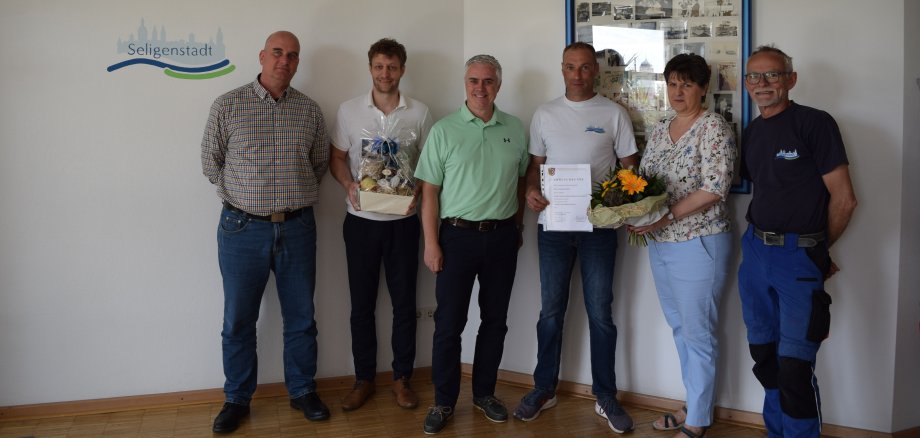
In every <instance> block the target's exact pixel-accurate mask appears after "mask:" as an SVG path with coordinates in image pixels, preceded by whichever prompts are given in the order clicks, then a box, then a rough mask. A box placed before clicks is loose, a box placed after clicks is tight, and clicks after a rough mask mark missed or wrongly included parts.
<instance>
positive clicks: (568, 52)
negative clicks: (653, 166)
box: [514, 42, 639, 433]
mask: <svg viewBox="0 0 920 438" xmlns="http://www.w3.org/2000/svg"><path fill="white" fill-rule="evenodd" d="M599 71H600V67H599V65H598V63H597V59H596V58H595V51H594V47H592V46H591V45H590V44H587V43H583V42H576V43H573V44H571V45H569V46H568V47H566V48H565V50H564V51H563V52H562V77H563V79H564V80H565V96H562V97H559V98H557V99H554V100H552V101H549V102H547V103H545V104H543V105H541V106H540V107H539V108H537V112H536V113H534V115H533V121H532V123H531V125H530V154H531V160H530V167H529V168H528V171H527V190H526V195H525V198H526V201H527V206H528V207H530V209H532V210H533V211H535V212H539V213H540V218H539V220H538V222H539V223H540V224H543V223H544V216H545V213H544V209H545V208H546V206H547V205H549V201H547V199H546V198H545V197H543V194H542V193H541V192H540V165H541V164H590V165H591V179H592V181H593V182H599V181H602V180H603V179H604V177H605V176H606V174H607V172H609V171H610V169H611V168H613V167H614V166H616V162H617V160H619V161H620V163H622V165H623V166H624V167H630V166H632V167H638V164H639V155H638V153H637V148H636V141H635V138H634V137H633V130H632V125H631V123H630V120H629V116H628V115H627V113H626V110H624V109H623V108H622V107H621V106H619V105H617V104H616V103H613V102H611V101H610V100H609V99H607V98H605V97H604V96H601V95H598V94H597V93H595V92H594V82H595V80H596V79H597V77H598V74H599ZM537 239H538V246H539V253H540V289H541V294H540V295H541V302H542V309H541V310H540V319H539V321H538V322H537V367H536V369H535V370H534V389H533V390H532V391H530V392H529V393H528V394H527V395H525V396H524V398H523V399H521V403H520V404H519V405H518V407H517V408H516V409H515V411H514V416H515V418H518V419H520V420H523V421H531V420H534V419H536V418H537V416H539V415H540V411H542V410H544V409H548V408H551V407H553V406H555V405H556V385H557V383H558V382H559V364H560V362H561V357H560V356H561V351H562V326H563V322H564V320H565V312H566V306H567V304H568V302H569V284H570V283H571V278H572V268H573V267H574V265H575V260H576V258H577V259H578V260H579V262H580V264H579V267H580V269H581V277H582V289H583V290H584V301H585V308H586V310H587V314H588V328H589V334H590V346H591V375H592V379H593V383H592V386H591V390H592V392H593V393H594V395H595V396H596V397H597V403H596V404H595V412H596V413H597V414H598V415H600V416H602V417H604V418H606V419H607V424H608V425H609V426H610V428H611V429H612V430H613V431H614V432H617V433H624V432H627V431H630V430H632V429H633V421H632V418H631V417H630V416H629V414H628V413H626V411H625V410H623V408H622V407H621V406H620V404H619V403H618V402H617V399H616V393H617V387H616V374H615V372H614V354H615V351H616V340H617V330H616V326H615V325H614V324H613V316H612V313H611V304H612V303H613V264H614V260H615V258H616V248H617V235H616V230H613V229H601V228H596V229H594V230H593V232H575V231H546V230H545V229H544V228H543V226H542V225H540V226H539V229H538V230H537Z"/></svg>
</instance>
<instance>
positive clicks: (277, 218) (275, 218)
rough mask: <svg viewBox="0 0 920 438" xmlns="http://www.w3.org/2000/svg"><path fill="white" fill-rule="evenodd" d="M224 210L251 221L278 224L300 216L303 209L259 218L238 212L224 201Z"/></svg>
mask: <svg viewBox="0 0 920 438" xmlns="http://www.w3.org/2000/svg"><path fill="white" fill-rule="evenodd" d="M224 208H226V209H227V210H230V211H232V212H236V213H239V214H242V215H243V216H246V217H248V218H250V219H253V220H257V221H265V222H275V223H278V222H285V221H287V220H290V219H293V218H295V217H298V216H300V213H302V212H303V208H299V209H297V210H294V211H282V212H279V213H272V214H270V215H268V216H259V215H257V214H252V213H247V212H245V211H243V210H240V209H239V208H236V207H234V206H233V204H231V203H229V202H227V201H224Z"/></svg>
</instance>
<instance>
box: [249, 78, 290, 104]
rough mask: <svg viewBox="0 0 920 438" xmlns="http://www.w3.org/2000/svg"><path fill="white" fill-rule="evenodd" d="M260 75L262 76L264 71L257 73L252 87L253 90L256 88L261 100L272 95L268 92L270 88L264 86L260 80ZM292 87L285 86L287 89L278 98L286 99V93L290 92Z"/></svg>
mask: <svg viewBox="0 0 920 438" xmlns="http://www.w3.org/2000/svg"><path fill="white" fill-rule="evenodd" d="M259 76H262V73H259V74H257V75H256V80H254V81H252V88H253V90H255V92H256V96H259V99H260V100H261V99H265V96H268V97H271V93H269V92H268V89H266V88H265V87H263V86H262V83H261V82H259ZM290 89H291V87H290V86H288V87H287V88H285V89H284V92H282V93H281V97H280V98H278V100H281V99H284V96H286V95H287V94H288V90H290ZM272 99H274V98H272Z"/></svg>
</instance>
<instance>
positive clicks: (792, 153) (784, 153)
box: [776, 148, 799, 160]
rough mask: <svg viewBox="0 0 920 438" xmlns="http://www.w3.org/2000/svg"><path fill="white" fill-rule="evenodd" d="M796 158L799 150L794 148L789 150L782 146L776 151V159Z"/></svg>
mask: <svg viewBox="0 0 920 438" xmlns="http://www.w3.org/2000/svg"><path fill="white" fill-rule="evenodd" d="M798 158H799V150H798V149H795V148H793V149H790V150H786V149H785V148H783V149H780V150H779V152H777V153H776V159H777V160H797V159H798Z"/></svg>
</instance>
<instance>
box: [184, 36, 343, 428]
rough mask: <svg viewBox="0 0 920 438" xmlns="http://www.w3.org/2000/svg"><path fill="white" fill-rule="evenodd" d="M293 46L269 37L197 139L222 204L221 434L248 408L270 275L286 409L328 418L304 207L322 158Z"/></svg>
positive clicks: (312, 198) (321, 133)
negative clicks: (255, 65)
mask: <svg viewBox="0 0 920 438" xmlns="http://www.w3.org/2000/svg"><path fill="white" fill-rule="evenodd" d="M299 54H300V43H299V42H298V40H297V37H296V36H294V34H292V33H290V32H285V31H280V32H275V33H273V34H271V35H270V36H269V37H268V39H267V40H266V41H265V48H264V49H263V50H262V51H261V52H259V63H260V64H261V65H262V72H261V74H259V75H258V76H257V77H256V80H254V81H253V82H251V83H249V84H246V85H244V86H242V87H239V88H236V89H234V90H232V91H230V92H228V93H226V94H224V95H222V96H220V97H218V98H217V100H215V101H214V104H213V105H212V106H211V113H210V115H209V116H208V122H207V125H206V126H205V131H204V137H203V138H202V141H201V164H202V169H203V171H204V174H205V175H206V176H207V177H208V180H209V181H211V183H212V184H214V185H215V186H217V194H218V195H219V196H220V198H221V199H222V200H223V210H222V212H221V216H220V223H219V225H218V228H217V250H218V251H217V252H218V261H219V264H220V272H221V275H222V277H223V286H224V323H223V331H222V332H221V337H222V338H223V364H224V376H225V379H226V380H225V383H224V394H225V401H226V402H225V403H224V407H223V409H222V410H221V412H220V414H218V416H217V418H216V419H215V420H214V427H213V430H214V432H218V433H229V432H233V431H234V430H236V429H237V428H238V427H239V425H240V422H241V421H242V420H243V419H244V418H245V417H246V416H248V415H249V402H250V401H251V399H252V394H253V392H255V390H256V384H257V377H256V373H257V358H256V322H257V321H258V318H259V305H260V303H261V301H262V293H263V292H264V290H265V285H266V283H267V282H268V277H269V273H270V272H272V271H273V272H274V273H275V282H276V285H277V288H278V301H279V302H280V304H281V315H282V317H283V320H284V380H285V385H286V386H287V390H288V393H289V395H290V397H291V407H292V408H294V409H298V410H301V411H303V413H304V416H305V417H306V418H307V419H309V420H325V419H327V418H329V409H328V408H327V407H326V406H325V405H324V404H323V402H322V401H321V400H320V399H319V396H318V395H317V394H316V383H315V382H314V380H313V378H314V376H315V374H316V354H317V346H316V334H317V331H316V321H315V320H314V318H313V314H314V307H313V292H314V288H315V283H316V222H315V220H314V216H313V204H315V203H316V202H317V201H318V200H319V183H320V180H321V179H322V177H323V174H325V173H326V169H327V167H328V160H329V149H328V145H329V137H328V136H327V134H326V124H325V121H324V120H323V114H322V112H321V111H320V108H319V106H318V105H317V104H316V102H314V101H313V100H312V99H310V98H309V97H307V96H305V95H304V94H303V93H301V92H299V91H297V90H295V89H294V88H291V86H290V84H291V78H293V77H294V74H295V73H296V72H297V64H298V62H299V61H300V59H299Z"/></svg>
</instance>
